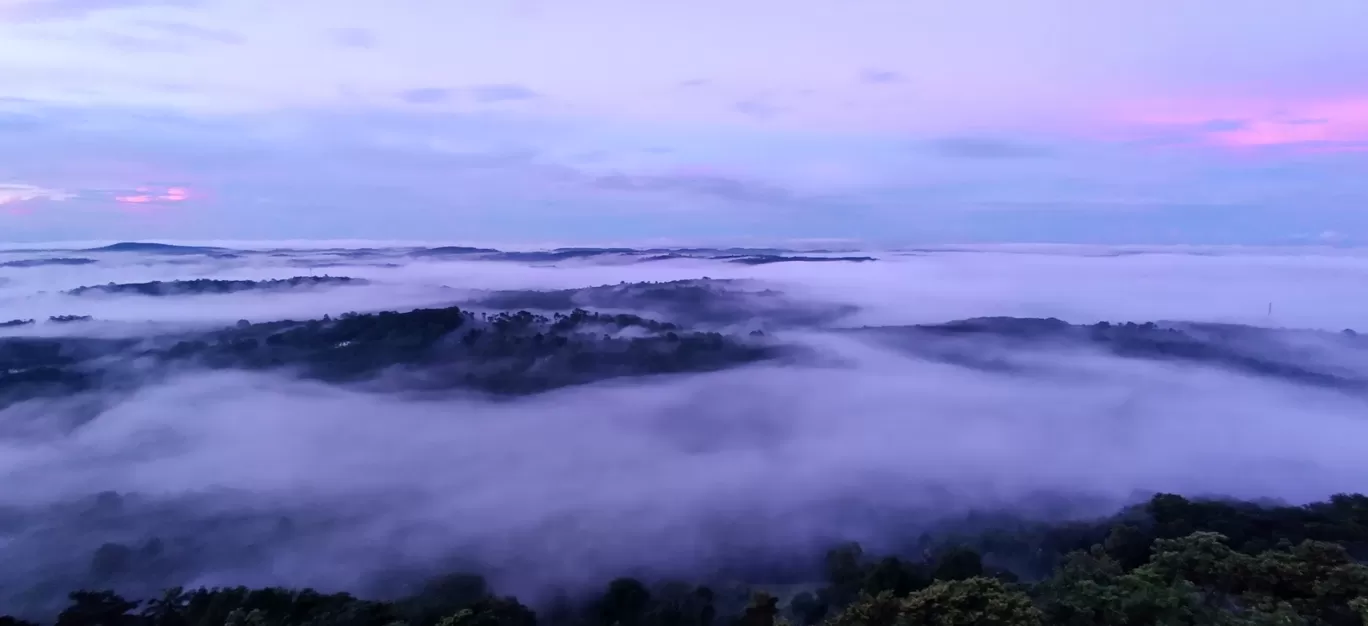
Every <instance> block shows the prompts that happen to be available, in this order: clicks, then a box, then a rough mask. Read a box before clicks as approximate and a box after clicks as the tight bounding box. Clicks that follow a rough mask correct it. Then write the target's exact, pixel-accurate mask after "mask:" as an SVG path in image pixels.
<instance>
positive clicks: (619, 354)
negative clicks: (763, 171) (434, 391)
mask: <svg viewBox="0 0 1368 626" xmlns="http://www.w3.org/2000/svg"><path fill="white" fill-rule="evenodd" d="M774 353H775V349H774V348H773V347H771V346H769V345H768V344H765V343H762V342H755V341H750V340H746V341H743V340H741V339H739V338H735V337H729V336H725V335H722V334H719V333H707V332H690V331H685V330H683V329H681V328H679V327H678V326H676V325H675V324H671V323H666V322H659V321H656V320H651V319H647V318H643V317H640V316H637V315H629V314H617V315H610V314H603V313H593V312H589V311H585V310H582V309H577V310H575V311H573V312H571V313H569V314H561V313H556V314H554V315H552V316H551V317H547V316H543V315H535V314H532V313H530V312H527V311H519V312H517V313H507V312H505V313H499V314H496V315H489V314H479V315H477V314H475V313H473V312H471V311H466V310H462V309H460V308H459V307H448V308H442V309H417V310H414V311H409V312H405V313H397V312H392V311H388V312H381V313H372V314H354V313H353V314H346V315H342V316H340V317H339V318H337V319H331V318H324V319H322V320H314V321H310V322H305V323H295V322H270V323H264V324H250V323H245V322H242V323H239V325H238V326H237V327H234V328H230V329H225V330H223V331H220V332H217V333H213V334H211V335H209V336H207V337H204V338H203V339H199V340H192V341H181V342H179V343H177V344H176V345H174V346H172V347H171V348H170V349H169V350H167V351H166V352H165V356H166V357H167V358H168V359H172V360H190V361H193V362H196V363H200V364H203V365H207V366H209V367H216V368H223V367H234V368H245V369H262V368H275V367H295V368H299V369H300V370H301V371H303V372H304V373H305V374H306V375H308V376H311V377H316V378H319V379H323V380H328V381H334V382H347V381H356V380H361V379H366V378H370V377H373V376H375V375H377V374H379V373H381V372H386V373H388V374H390V380H392V381H397V382H403V383H406V384H413V385H416V386H420V387H428V388H431V387H468V388H474V389H479V390H483V391H488V392H494V393H531V392H535V391H542V390H546V389H551V388H555V387H561V386H565V385H573V384H580V383H585V382H591V381H594V380H601V379H605V378H611V377H617V376H634V375H648V374H664V373H673V372H686V371H708V370H714V369H719V368H723V367H727V366H730V365H736V364H740V363H748V362H753V361H757V360H762V359H766V358H770V357H771V356H773V355H774Z"/></svg>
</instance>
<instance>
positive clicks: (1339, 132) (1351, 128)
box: [1118, 95, 1368, 152]
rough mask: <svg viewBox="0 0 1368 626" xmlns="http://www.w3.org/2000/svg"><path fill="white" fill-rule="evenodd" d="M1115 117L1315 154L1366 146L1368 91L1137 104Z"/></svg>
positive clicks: (1229, 143) (1238, 144) (1215, 140)
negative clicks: (1308, 96)
mask: <svg viewBox="0 0 1368 626" xmlns="http://www.w3.org/2000/svg"><path fill="white" fill-rule="evenodd" d="M1118 117H1119V118H1120V120H1121V121H1123V122H1127V123H1131V124H1138V125H1139V126H1140V127H1141V129H1142V132H1144V130H1145V129H1149V130H1153V131H1157V132H1166V131H1167V132H1173V131H1180V132H1184V133H1186V134H1189V135H1190V136H1191V137H1192V138H1193V139H1195V140H1197V141H1199V142H1200V143H1205V144H1208V145H1214V146H1225V147H1232V148H1258V147H1272V146H1290V147H1296V148H1298V149H1302V150H1305V151H1314V152H1329V151H1349V150H1354V151H1357V150H1365V149H1368V95H1365V96H1356V97H1350V98H1339V99H1325V100H1305V101H1295V102H1272V101H1242V100H1232V101H1217V100H1209V101H1181V102H1179V101H1169V102H1148V103H1136V104H1134V105H1131V106H1128V107H1125V109H1124V110H1123V111H1122V112H1121V113H1120V115H1119V116H1118Z"/></svg>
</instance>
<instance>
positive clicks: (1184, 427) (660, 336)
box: [0, 242, 1368, 626]
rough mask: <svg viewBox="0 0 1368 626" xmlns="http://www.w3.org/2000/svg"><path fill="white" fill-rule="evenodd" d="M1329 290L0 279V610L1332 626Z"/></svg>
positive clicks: (923, 258) (1332, 334) (866, 257)
mask: <svg viewBox="0 0 1368 626" xmlns="http://www.w3.org/2000/svg"><path fill="white" fill-rule="evenodd" d="M1188 252H1190V251H1188ZM325 267H326V268H327V270H326V275H325V274H324V273H323V272H322V271H321V270H315V269H313V268H325ZM306 268H307V269H306ZM315 271H316V272H317V273H314V272H315ZM1365 278H1368V258H1365V257H1361V256H1357V255H1355V254H1354V253H1352V252H1325V251H1320V252H1309V251H1301V252H1295V253H1294V252H1290V251H1286V250H1284V251H1258V250H1253V251H1251V250H1238V251H1237V250H1220V249H1212V250H1206V251H1202V254H1191V253H1187V252H1183V253H1178V252H1175V251H1174V250H1169V249H1154V250H1129V251H1126V254H1120V253H1117V251H1112V250H1108V249H1091V248H1090V249H1081V248H1064V247H1061V248H1037V249H1028V250H1022V249H1015V248H983V249H973V250H970V249H956V250H932V249H926V250H884V251H851V250H781V249H707V248H687V249H685V248H680V249H666V248H651V249H631V248H603V249H599V248H569V249H555V250H499V249H494V248H488V247H481V246H443V247H431V248H421V247H383V246H374V247H368V248H319V247H315V248H289V247H277V248H251V247H245V246H240V245H233V244H229V243H223V244H216V245H208V246H181V245H173V244H153V243H142V242H125V243H120V244H113V245H109V246H102V247H85V248H81V249H61V248H60V247H54V248H52V249H48V248H45V247H31V248H28V249H23V250H19V249H14V250H0V309H3V310H2V311H0V477H3V479H4V483H3V484H4V485H5V488H4V489H3V490H0V615H7V616H8V617H0V622H3V623H6V624H19V623H25V622H34V623H44V624H47V623H56V624H63V625H70V626H78V625H86V624H90V625H96V624H98V625H111V624H119V625H129V626H143V625H147V626H152V625H158V626H161V625H175V626H188V625H192V624H193V625H200V624H204V625H209V624H213V625H215V626H217V625H228V624H232V625H243V626H245V625H249V624H250V625H272V626H275V625H278V626H294V625H303V624H358V625H359V624H374V625H376V626H395V625H397V624H407V625H409V626H429V625H438V624H441V625H443V626H456V625H458V624H459V625H473V624H480V625H490V626H493V625H509V626H514V625H517V626H531V625H533V624H553V625H565V626H591V625H592V626H596V625H600V624H601V625H603V626H657V625H659V626H695V625H696V626H721V625H723V624H726V625H736V626H771V625H774V624H779V623H781V622H782V623H785V624H790V625H794V626H797V625H799V624H801V625H815V624H829V625H832V626H857V625H858V626H904V625H906V626H910V625H913V624H1022V625H1027V624H1030V625H1035V624H1040V625H1044V624H1068V625H1082V624H1329V625H1340V624H1344V625H1350V624H1368V565H1365V560H1366V559H1368V498H1365V496H1362V495H1355V494H1359V493H1363V492H1364V491H1365V489H1368V484H1366V483H1368V454H1364V451H1365V450H1368V444H1365V443H1364V442H1368V421H1365V419H1364V417H1363V416H1364V414H1365V412H1364V408H1365V406H1368V404H1365V402H1368V395H1365V394H1368V358H1365V357H1368V338H1365V337H1363V336H1361V335H1360V334H1359V333H1358V332H1357V330H1356V329H1362V327H1363V323H1362V321H1363V320H1365V319H1368V301H1364V300H1362V299H1359V298H1357V297H1355V296H1354V295H1353V294H1354V293H1355V291H1354V289H1355V286H1356V285H1361V284H1362V281H1363V280H1364V279H1365Z"/></svg>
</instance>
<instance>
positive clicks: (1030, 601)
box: [0, 495, 1368, 626]
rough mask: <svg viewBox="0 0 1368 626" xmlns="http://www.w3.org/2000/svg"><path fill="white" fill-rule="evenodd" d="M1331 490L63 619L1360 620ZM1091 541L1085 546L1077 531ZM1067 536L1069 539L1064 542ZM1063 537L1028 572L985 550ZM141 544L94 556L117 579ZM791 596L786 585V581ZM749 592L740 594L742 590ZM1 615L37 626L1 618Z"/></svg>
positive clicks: (1345, 510)
mask: <svg viewBox="0 0 1368 626" xmlns="http://www.w3.org/2000/svg"><path fill="white" fill-rule="evenodd" d="M1364 504H1365V499H1364V498H1363V496H1347V495H1346V496H1335V497H1334V498H1332V499H1331V500H1330V501H1328V502H1323V503H1318V504H1312V505H1309V506H1304V507H1269V506H1256V505H1251V504H1244V503H1234V502H1211V501H1205V502H1203V501H1191V500H1187V499H1185V498H1181V497H1178V496H1173V495H1159V496H1156V497H1154V498H1153V499H1151V500H1150V501H1149V502H1148V503H1146V504H1145V505H1143V506H1140V507H1136V508H1133V509H1129V510H1127V511H1124V512H1122V513H1121V514H1120V515H1118V516H1117V517H1115V518H1113V519H1109V520H1100V521H1098V522H1095V523H1088V524H1085V523H1077V522H1075V523H1069V524H1056V525H1028V524H1018V525H1015V526H1011V527H1010V530H1006V529H1003V528H999V529H997V530H993V531H990V532H984V533H982V534H981V535H980V536H978V537H977V538H974V537H967V536H965V535H955V536H949V537H944V538H942V539H939V540H938V539H933V538H926V539H923V540H922V541H921V542H920V545H921V547H920V548H919V550H920V554H919V555H918V558H908V557H906V556H893V555H889V556H874V555H869V554H867V553H866V552H865V551H864V550H863V549H862V548H861V547H860V546H859V545H856V544H845V545H840V546H836V547H835V548H833V549H832V550H830V551H829V552H828V553H827V555H826V559H825V562H824V565H823V569H824V574H825V578H826V580H825V581H823V582H822V583H820V584H815V585H810V586H807V587H808V588H807V589H804V590H801V591H798V592H797V593H792V595H791V596H790V598H789V599H788V601H787V602H785V601H784V599H783V593H782V592H781V591H780V590H779V589H767V588H764V587H755V588H747V587H745V586H744V585H742V586H736V585H729V586H727V587H724V588H723V589H724V593H722V594H721V595H720V596H719V594H717V593H714V591H713V589H712V588H710V587H705V586H694V585H690V584H685V583H667V584H660V585H651V584H648V583H647V582H645V581H642V580H637V579H633V578H619V579H616V580H613V581H611V582H610V583H608V584H607V585H606V587H605V589H604V591H603V592H602V593H600V594H597V595H596V596H594V597H590V598H578V599H571V598H565V597H561V598H558V599H557V600H554V601H549V602H543V603H542V604H541V605H539V606H538V607H537V609H538V610H537V611H535V612H534V610H533V608H532V607H529V606H526V605H524V604H522V603H520V602H519V601H518V600H516V599H514V598H510V597H502V596H498V595H496V594H494V593H493V592H492V590H490V589H489V587H488V586H487V585H486V584H485V581H484V579H483V578H481V577H479V576H474V575H468V574H456V575H450V576H444V577H440V578H437V579H434V580H433V581H431V582H429V583H428V584H427V585H425V586H423V587H421V588H420V589H418V591H417V592H416V593H415V594H413V595H412V596H410V597H406V598H401V599H398V600H394V601H387V602H380V601H371V600H364V599H360V598H356V597H354V596H351V595H349V594H345V593H341V594H324V593H320V592H317V591H313V590H310V589H303V590H292V589H279V588H267V589H248V588H244V587H231V588H217V589H196V590H189V591H187V590H184V589H171V590H168V591H166V592H165V593H163V594H161V595H160V596H157V597H155V598H152V599H150V600H147V601H144V602H132V601H129V600H126V599H125V598H123V597H120V596H118V595H116V594H115V593H113V592H110V591H80V592H76V593H72V594H71V595H70V604H69V606H68V607H67V608H66V609H65V610H63V611H62V612H61V613H60V614H59V615H57V616H56V618H55V620H54V621H55V623H56V624H57V625H58V626H333V625H336V626H537V625H538V624H542V625H544V626H718V625H720V624H725V625H726V626H787V625H788V624H796V625H798V626H815V625H817V624H822V625H823V626H919V625H947V626H949V625H956V626H958V625H966V626H967V625H971V624H972V625H975V626H994V625H1001V626H1056V625H1058V626H1103V625H1106V626H1140V625H1191V626H1199V625H1201V626H1205V625H1212V626H1275V625H1277V626H1368V565H1365V564H1364V563H1363V561H1362V556H1363V553H1362V552H1361V551H1359V550H1361V549H1362V547H1363V540H1364V528H1365V526H1368V506H1364ZM1088 538H1091V539H1092V543H1091V544H1083V545H1082V547H1076V546H1079V544H1080V543H1081V542H1083V541H1084V540H1085V539H1088ZM1071 546H1073V547H1071ZM1027 547H1029V549H1033V550H1037V551H1048V550H1055V552H1054V553H1053V554H1051V555H1049V556H1048V558H1047V557H1046V556H1044V555H1040V556H1039V558H1038V559H1037V560H1036V561H1030V560H1027V561H1023V562H1024V563H1026V564H1027V565H1028V566H1031V563H1034V562H1046V561H1048V562H1051V563H1053V564H1054V566H1053V569H1052V571H1051V572H1049V573H1048V575H1045V576H1039V577H1035V578H1034V579H1031V580H1027V581H1026V582H1020V583H1018V582H1015V577H1014V576H1012V575H1009V574H1008V573H1006V572H1004V571H1003V570H1001V569H1000V568H998V567H997V566H996V565H994V564H993V563H994V561H995V560H998V559H1000V558H1002V557H1003V556H1004V555H1007V556H1012V557H1013V558H1015V557H1018V556H1020V555H1021V554H1023V552H1022V551H1023V550H1025V549H1027ZM132 556H133V553H132V552H130V551H129V550H128V549H127V548H123V547H121V546H118V545H114V544H111V545H107V546H104V547H102V548H101V549H100V550H99V551H97V553H96V555H95V557H94V559H93V560H92V569H93V570H98V572H100V573H103V574H105V575H110V576H117V575H118V573H119V572H121V571H123V570H124V569H126V568H127V567H128V565H127V564H128V561H129V559H130V558H132ZM791 591H793V590H791ZM747 595H749V597H750V601H749V603H748V604H747V603H745V598H746V597H747ZM0 626H30V623H29V622H24V621H22V620H19V619H17V618H13V617H0Z"/></svg>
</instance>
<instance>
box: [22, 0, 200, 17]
mask: <svg viewBox="0 0 1368 626" xmlns="http://www.w3.org/2000/svg"><path fill="white" fill-rule="evenodd" d="M203 2H204V0H8V3H7V4H5V5H3V6H0V20H11V21H19V22H37V21H47V20H77V19H83V18H85V17H86V16H88V15H90V14H92V13H96V12H99V11H110V10H117V9H132V8H139V7H177V8H192V7H196V6H199V5H201V4H203Z"/></svg>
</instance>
